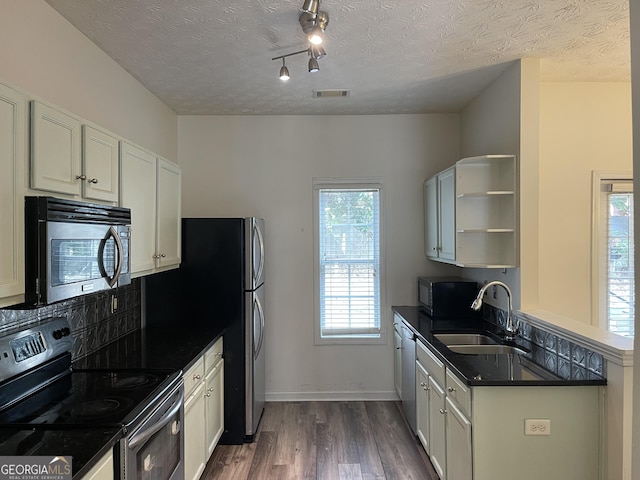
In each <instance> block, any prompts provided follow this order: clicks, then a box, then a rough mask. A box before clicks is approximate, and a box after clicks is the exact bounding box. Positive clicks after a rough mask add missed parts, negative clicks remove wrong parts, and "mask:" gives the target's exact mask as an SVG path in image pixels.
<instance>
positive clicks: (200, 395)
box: [184, 382, 206, 480]
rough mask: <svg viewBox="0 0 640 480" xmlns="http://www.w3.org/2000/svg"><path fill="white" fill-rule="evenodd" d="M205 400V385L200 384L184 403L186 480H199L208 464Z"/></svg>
mask: <svg viewBox="0 0 640 480" xmlns="http://www.w3.org/2000/svg"><path fill="white" fill-rule="evenodd" d="M204 400H205V397H204V383H202V382H200V384H199V385H198V386H197V387H196V389H195V390H194V391H193V393H192V394H191V395H189V397H188V398H187V399H186V400H185V402H184V478H185V480H198V479H199V478H200V475H201V474H202V472H203V471H204V467H205V464H206V459H205V452H206V446H205V443H204V442H205V422H204V421H203V419H204V418H205V417H204V412H205V402H204Z"/></svg>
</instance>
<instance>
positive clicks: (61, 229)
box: [40, 222, 131, 303]
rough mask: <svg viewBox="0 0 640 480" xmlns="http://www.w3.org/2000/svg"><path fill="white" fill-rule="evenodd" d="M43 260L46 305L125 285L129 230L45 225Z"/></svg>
mask: <svg viewBox="0 0 640 480" xmlns="http://www.w3.org/2000/svg"><path fill="white" fill-rule="evenodd" d="M46 259H47V261H46V264H47V271H46V273H44V275H46V277H45V278H46V302H47V303H52V302H56V301H59V300H63V299H65V298H70V297H75V296H78V295H82V294H85V293H92V292H96V291H100V290H106V289H109V288H113V287H117V286H121V285H126V284H128V283H130V282H131V273H130V269H129V227H128V226H124V225H114V226H110V225H104V224H84V223H61V222H47V246H46ZM42 275H43V272H41V276H40V279H41V280H42V279H43V276H42Z"/></svg>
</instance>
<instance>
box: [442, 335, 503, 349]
mask: <svg viewBox="0 0 640 480" xmlns="http://www.w3.org/2000/svg"><path fill="white" fill-rule="evenodd" d="M433 336H434V337H435V338H437V339H438V340H440V341H441V342H442V343H444V344H445V345H446V346H447V347H449V346H451V345H468V346H475V345H499V343H498V342H497V341H496V340H494V339H493V338H491V337H489V336H488V335H483V334H481V333H436V334H434V335H433Z"/></svg>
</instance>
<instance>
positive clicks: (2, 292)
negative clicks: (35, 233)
mask: <svg viewBox="0 0 640 480" xmlns="http://www.w3.org/2000/svg"><path fill="white" fill-rule="evenodd" d="M25 106H26V100H25V98H24V96H23V95H22V94H20V93H18V92H16V91H15V90H13V89H11V88H9V87H6V86H4V85H2V84H0V170H1V171H2V175H0V224H1V225H2V228H0V252H1V254H0V307H3V306H8V305H14V304H17V303H20V302H22V301H24V182H25V178H24V164H25V141H26V137H25V130H26V122H27V120H26V112H25Z"/></svg>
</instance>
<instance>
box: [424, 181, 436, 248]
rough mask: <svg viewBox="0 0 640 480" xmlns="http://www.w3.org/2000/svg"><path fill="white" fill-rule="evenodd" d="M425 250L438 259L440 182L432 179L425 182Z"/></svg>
mask: <svg viewBox="0 0 640 480" xmlns="http://www.w3.org/2000/svg"><path fill="white" fill-rule="evenodd" d="M424 215H425V219H424V242H425V243H424V249H425V254H426V255H427V257H429V258H438V252H439V247H440V245H439V228H440V227H439V225H438V216H439V215H438V182H437V177H432V178H430V179H429V180H427V181H426V182H424Z"/></svg>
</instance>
